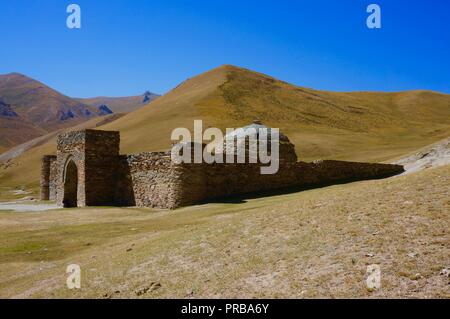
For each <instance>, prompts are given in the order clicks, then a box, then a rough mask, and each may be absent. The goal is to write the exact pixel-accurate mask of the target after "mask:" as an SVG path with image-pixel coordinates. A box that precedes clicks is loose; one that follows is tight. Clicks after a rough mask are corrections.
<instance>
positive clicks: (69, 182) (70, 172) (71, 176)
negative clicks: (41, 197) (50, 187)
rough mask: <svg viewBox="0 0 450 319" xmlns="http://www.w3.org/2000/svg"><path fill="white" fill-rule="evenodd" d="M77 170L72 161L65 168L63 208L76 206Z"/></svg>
mask: <svg viewBox="0 0 450 319" xmlns="http://www.w3.org/2000/svg"><path fill="white" fill-rule="evenodd" d="M77 195H78V169H77V165H75V163H74V161H73V160H70V161H69V162H68V164H67V166H66V173H65V176H64V199H63V205H64V207H65V208H69V207H77V206H78V198H77Z"/></svg>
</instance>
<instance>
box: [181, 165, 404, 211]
mask: <svg viewBox="0 0 450 319" xmlns="http://www.w3.org/2000/svg"><path fill="white" fill-rule="evenodd" d="M260 167H261V165H260V164H185V165H182V172H181V174H180V177H181V188H182V190H181V193H180V194H181V198H180V201H179V205H180V206H186V205H191V204H195V203H198V202H201V201H205V200H211V199H215V198H221V197H227V196H232V195H240V194H251V193H258V192H266V191H272V190H279V189H284V188H291V187H310V186H315V185H330V184H334V183H340V182H350V181H358V180H365V179H376V178H384V177H389V176H393V175H396V174H399V173H402V172H403V171H404V170H403V167H402V166H399V165H387V164H371V163H354V162H343V161H318V162H315V163H305V162H289V161H283V162H280V169H279V171H278V173H277V174H273V175H262V174H261V173H260Z"/></svg>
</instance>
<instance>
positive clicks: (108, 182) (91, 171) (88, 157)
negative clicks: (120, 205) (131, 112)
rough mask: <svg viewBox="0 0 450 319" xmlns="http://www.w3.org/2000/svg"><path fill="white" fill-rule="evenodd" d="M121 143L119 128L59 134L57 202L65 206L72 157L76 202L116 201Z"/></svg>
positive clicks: (106, 202)
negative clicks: (74, 167) (115, 129)
mask: <svg viewBox="0 0 450 319" xmlns="http://www.w3.org/2000/svg"><path fill="white" fill-rule="evenodd" d="M119 145H120V135H119V132H108V131H98V130H83V131H77V132H70V133H65V134H61V135H59V136H58V140H57V151H56V155H57V160H56V167H57V168H56V177H55V184H56V193H57V196H56V201H57V204H58V205H59V206H64V183H65V173H66V168H67V165H68V163H69V162H70V161H73V162H74V163H75V165H76V167H77V175H78V185H77V205H78V206H79V207H84V206H103V205H114V204H115V184H116V175H115V174H116V173H115V171H116V167H115V166H116V164H117V159H118V156H119Z"/></svg>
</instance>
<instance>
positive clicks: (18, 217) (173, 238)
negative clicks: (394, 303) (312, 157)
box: [0, 165, 450, 298]
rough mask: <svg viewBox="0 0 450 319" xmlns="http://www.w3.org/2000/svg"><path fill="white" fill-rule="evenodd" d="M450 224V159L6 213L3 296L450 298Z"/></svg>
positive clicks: (0, 277) (1, 232)
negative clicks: (225, 195)
mask: <svg viewBox="0 0 450 319" xmlns="http://www.w3.org/2000/svg"><path fill="white" fill-rule="evenodd" d="M449 229H450V166H448V165H447V166H444V167H440V168H436V169H430V170H425V171H422V172H419V173H414V174H409V175H404V176H398V177H393V178H389V179H384V180H377V181H364V182H358V183H351V184H345V185H336V186H332V187H326V188H320V189H313V190H307V191H303V192H297V193H291V194H286V195H281V196H273V197H265V198H253V199H245V198H242V199H241V200H240V201H235V202H229V203H210V204H205V205H200V206H194V207H189V208H183V209H179V210H176V211H165V210H154V209H138V208H101V209H100V208H86V209H70V210H55V211H48V212H42V213H38V212H35V213H21V212H1V213H0V297H3V298H31V297H33V298H59V297H62V298H86V297H92V298H130V297H132V298H174V297H179V298H202V297H203V298H214V297H225V298H260V297H266V298H314V297H320V298H323V297H329V298H356V297H362V298H375V297H376V298H387V297H393V298H400V297H406V298H417V297H420V298H450V278H449V277H448V276H445V275H443V274H440V273H441V271H442V270H443V269H444V268H446V267H450V234H449V231H448V230H449ZM69 264H79V265H80V266H81V269H82V289H81V290H78V291H72V290H68V289H67V288H66V286H65V281H66V274H65V270H66V267H67V265H69ZM371 264H378V265H380V267H381V271H382V287H381V289H380V290H377V291H374V292H370V291H368V289H367V288H366V285H365V279H366V268H367V266H368V265H371Z"/></svg>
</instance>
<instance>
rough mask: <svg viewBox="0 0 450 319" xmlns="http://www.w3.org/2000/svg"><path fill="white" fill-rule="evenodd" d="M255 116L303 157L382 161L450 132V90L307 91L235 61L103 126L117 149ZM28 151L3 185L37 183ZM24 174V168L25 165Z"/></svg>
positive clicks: (36, 152) (145, 146)
mask: <svg viewBox="0 0 450 319" xmlns="http://www.w3.org/2000/svg"><path fill="white" fill-rule="evenodd" d="M256 117H258V118H260V119H261V120H262V121H263V122H264V123H265V124H267V125H270V126H273V127H280V128H281V130H282V131H283V132H285V133H286V134H287V135H288V136H289V137H290V138H291V140H292V141H293V142H294V144H296V147H297V153H298V154H299V158H300V159H301V160H313V159H318V158H333V159H345V160H355V161H385V160H388V159H390V158H394V157H398V156H400V155H403V154H405V153H409V152H411V151H413V150H415V149H418V148H421V147H423V146H425V145H428V144H431V143H433V142H435V141H437V140H440V139H442V138H445V137H447V136H449V135H450V96H449V95H445V94H439V93H434V92H428V91H411V92H402V93H369V92H367V93H364V92H360V93H335V92H324V91H315V90H311V89H305V88H300V87H296V86H293V85H290V84H287V83H285V82H282V81H278V80H276V79H273V78H271V77H268V76H265V75H262V74H259V73H256V72H252V71H249V70H244V69H240V68H236V67H232V66H222V67H220V68H217V69H214V70H212V71H209V72H206V73H204V74H201V75H199V76H196V77H194V78H192V79H189V80H187V81H186V82H184V83H182V84H181V85H179V86H178V87H177V88H175V89H174V90H172V91H171V92H169V93H168V94H166V95H164V96H163V97H160V98H158V99H157V100H155V101H153V102H152V103H151V104H150V105H148V106H145V107H143V108H141V109H139V110H137V111H135V112H132V113H130V114H128V115H126V116H124V117H122V118H120V119H119V120H116V121H114V122H112V123H110V124H108V125H105V126H102V127H101V129H105V130H120V131H121V137H122V148H121V150H122V153H132V152H141V151H152V150H162V149H167V148H168V147H169V146H170V145H171V143H170V134H171V131H172V130H173V128H176V127H188V128H191V127H192V126H193V120H194V119H203V120H204V122H205V127H206V126H216V127H220V128H222V129H224V128H226V127H239V126H242V125H246V124H249V123H251V122H252V120H254V119H255V118H256ZM49 151H50V153H53V152H54V148H52V147H49V146H48V145H46V146H42V147H40V148H39V149H33V150H31V151H30V152H29V153H27V154H24V155H23V156H21V157H20V158H19V159H18V160H17V163H18V164H17V165H16V166H14V167H12V168H11V169H8V170H6V171H3V172H1V171H0V186H5V185H9V186H20V185H34V186H35V187H36V186H37V184H38V179H39V165H40V164H39V161H38V159H39V157H40V156H41V155H43V154H44V152H49ZM25 169H26V170H27V174H23V172H24V170H25Z"/></svg>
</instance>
